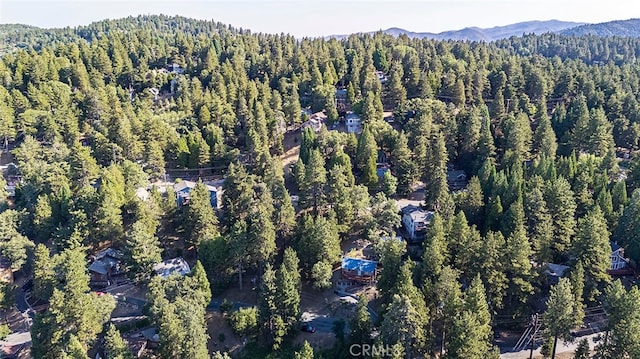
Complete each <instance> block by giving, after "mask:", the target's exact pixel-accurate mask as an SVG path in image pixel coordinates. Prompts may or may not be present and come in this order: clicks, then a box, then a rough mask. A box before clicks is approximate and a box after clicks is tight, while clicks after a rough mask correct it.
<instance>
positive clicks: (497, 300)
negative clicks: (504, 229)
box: [479, 231, 509, 310]
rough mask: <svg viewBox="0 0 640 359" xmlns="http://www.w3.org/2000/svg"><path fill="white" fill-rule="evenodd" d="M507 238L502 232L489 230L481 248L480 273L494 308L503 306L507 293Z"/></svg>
mask: <svg viewBox="0 0 640 359" xmlns="http://www.w3.org/2000/svg"><path fill="white" fill-rule="evenodd" d="M505 247H506V242H505V239H504V237H503V235H502V233H500V232H491V231H490V232H488V233H487V234H486V236H485V238H484V242H483V243H482V248H481V249H480V254H479V257H480V261H479V262H480V275H481V277H482V280H483V282H484V284H485V287H486V288H487V296H488V299H489V303H490V306H491V308H492V309H494V310H495V309H502V308H503V298H504V297H505V296H506V295H507V289H508V288H509V279H508V278H507V274H506V272H505V268H504V264H503V263H505V262H504V261H505V260H506V259H505V258H504V257H505V253H504V248H505Z"/></svg>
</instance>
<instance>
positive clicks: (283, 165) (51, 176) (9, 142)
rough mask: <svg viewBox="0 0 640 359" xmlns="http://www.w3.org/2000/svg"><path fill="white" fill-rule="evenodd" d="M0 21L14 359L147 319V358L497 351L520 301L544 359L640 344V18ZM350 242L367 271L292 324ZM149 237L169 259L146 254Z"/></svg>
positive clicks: (95, 339) (331, 278) (115, 353)
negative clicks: (436, 30) (416, 22)
mask: <svg viewBox="0 0 640 359" xmlns="http://www.w3.org/2000/svg"><path fill="white" fill-rule="evenodd" d="M0 38H2V39H3V41H4V44H3V45H2V46H3V47H2V48H0V51H1V52H2V53H3V55H2V57H1V58H0V139H1V141H0V146H2V148H3V154H2V163H1V164H2V165H3V166H2V168H3V171H4V176H0V184H1V186H0V228H1V230H0V255H1V256H2V257H1V258H2V260H3V262H4V263H5V264H6V266H7V267H8V268H9V269H10V270H9V272H11V273H12V276H13V277H14V278H15V282H14V281H7V283H5V282H2V283H0V307H1V308H2V309H3V313H5V315H4V318H5V321H4V323H6V324H4V325H3V326H0V331H1V332H2V334H3V336H5V337H6V335H8V334H9V333H10V332H12V331H13V332H16V331H17V330H16V329H15V328H14V327H13V326H12V325H11V324H12V322H11V321H10V320H8V319H7V318H8V317H9V315H8V314H7V313H10V312H11V311H12V310H14V311H15V310H16V309H15V308H16V307H18V308H20V306H21V304H20V303H23V302H25V303H26V305H27V307H28V309H25V310H26V313H28V314H25V315H26V316H27V317H29V318H28V320H27V322H28V323H29V325H30V334H31V338H32V342H31V348H30V353H31V355H33V357H34V358H74V359H75V358H88V357H92V358H93V357H95V356H96V353H97V354H98V355H100V356H101V357H102V358H114V359H115V358H120V359H123V358H133V357H134V351H132V349H131V348H130V347H131V346H130V345H129V344H131V342H132V340H131V335H130V334H128V333H133V332H136V331H140V330H141V329H144V328H152V329H155V331H156V333H157V334H156V335H155V336H154V339H153V340H149V342H148V343H149V344H148V345H147V344H145V345H146V349H145V348H143V350H142V351H140V353H143V354H142V355H143V357H148V358H229V357H234V358H235V357H238V358H262V357H268V358H305V359H306V358H348V357H357V356H364V354H363V353H362V349H363V348H365V347H366V346H367V345H370V346H371V347H373V348H385V350H386V351H385V352H384V353H382V352H379V353H378V354H377V355H379V356H385V355H386V356H392V357H395V358H464V359H474V358H498V357H499V356H500V350H501V349H503V345H501V344H500V342H499V340H498V339H499V337H500V333H503V332H511V333H516V334H515V335H516V336H520V334H521V333H522V332H523V330H524V328H526V327H527V325H528V323H529V321H530V318H531V316H532V315H534V314H539V317H540V323H541V326H540V329H539V337H540V340H539V341H536V343H535V345H536V346H541V352H542V353H543V355H545V356H548V357H551V356H552V355H553V354H554V351H555V347H556V346H560V345H561V343H563V342H580V344H579V345H578V346H577V350H576V354H575V357H576V358H589V357H590V355H597V357H598V358H612V359H613V358H640V335H639V334H638V330H637V328H638V327H639V326H640V290H639V289H638V287H637V286H636V284H635V280H636V277H635V269H634V268H635V263H637V262H638V261H640V230H639V229H638V228H639V226H640V190H639V191H636V189H637V188H638V187H640V155H637V154H636V153H637V151H638V148H639V140H640V104H639V100H640V97H639V93H640V65H639V64H638V63H637V61H636V59H637V58H638V57H639V56H640V39H638V38H627V37H598V36H592V35H589V36H580V37H572V36H562V35H556V34H544V35H525V36H523V37H512V38H510V39H507V40H500V41H497V42H492V43H477V42H454V41H433V40H427V39H421V40H419V39H410V38H408V37H406V36H399V37H397V38H394V37H392V36H389V35H384V34H382V33H376V34H373V35H351V36H349V37H348V38H346V39H343V40H340V41H338V40H335V39H329V40H327V39H317V38H313V39H312V38H304V39H297V38H294V37H293V36H289V35H286V34H255V33H252V32H251V31H249V30H246V29H239V28H233V27H230V26H227V25H223V24H220V23H216V22H211V21H198V20H192V19H187V18H182V17H167V16H139V17H130V18H126V19H121V20H108V21H101V22H97V23H93V24H91V25H89V26H83V27H78V28H74V29H71V28H67V29H52V30H42V29H37V28H30V27H22V26H7V25H3V26H2V27H0ZM352 116H355V117H357V118H359V119H360V120H361V127H360V128H359V129H358V130H356V131H349V130H348V129H347V130H345V127H347V125H346V124H345V122H346V119H347V118H353V117H352ZM318 118H321V120H317V119H318ZM314 121H321V126H319V127H314V126H313V124H314V123H316V122H314ZM309 124H311V125H309ZM451 173H461V174H463V178H464V179H465V180H464V183H463V185H461V186H453V185H452V182H451V180H450V178H449V177H450V174H451ZM184 180H190V181H193V182H195V184H194V185H192V187H189V188H190V189H191V191H190V192H189V196H188V197H181V196H182V192H181V191H182V187H179V186H178V184H179V183H181V182H182V183H187V182H184ZM216 183H217V184H218V187H215V186H216ZM212 188H215V190H214V189H212ZM212 191H215V193H216V196H218V198H217V199H215V200H214V198H213V197H212V194H211V193H212ZM416 196H417V197H416ZM415 198H418V201H420V203H419V207H420V208H421V210H422V211H424V212H426V213H427V214H428V216H429V220H428V223H427V226H426V230H425V231H426V233H425V234H424V236H423V237H424V238H420V239H419V240H411V238H408V237H406V230H405V229H404V225H403V223H404V216H403V212H402V208H403V207H404V206H403V203H405V202H406V200H410V199H415ZM183 200H184V201H186V202H183ZM214 202H215V203H214ZM618 246H620V247H622V249H623V250H624V251H623V252H618V253H623V256H624V258H626V259H627V262H625V267H626V268H625V269H624V270H623V271H620V270H618V271H616V270H615V269H618V268H612V258H613V255H612V250H614V249H616V248H617V247H618ZM107 248H110V249H115V250H117V252H118V255H117V256H116V257H118V265H117V272H119V273H123V276H124V277H125V279H123V280H122V282H121V283H120V282H119V283H118V285H128V286H129V287H135V288H136V289H137V290H139V292H140V293H142V294H140V295H138V298H139V299H138V302H140V303H139V306H140V311H141V313H140V315H139V316H136V318H137V319H135V320H134V321H132V322H131V321H128V322H126V323H124V324H123V323H122V322H120V321H119V320H114V318H115V317H116V315H115V314H114V313H116V312H118V311H119V310H120V309H118V308H120V307H121V306H123V305H124V304H127V305H132V304H131V303H137V302H133V301H132V300H128V299H127V298H126V297H127V295H119V294H118V293H117V291H118V290H117V289H113V288H115V287H114V284H113V279H112V278H109V281H108V283H106V284H104V285H102V286H100V285H99V284H100V283H98V282H97V281H95V280H94V279H93V272H91V271H90V268H95V267H93V264H94V263H97V262H98V260H99V259H100V256H99V255H98V253H101V252H103V251H104V250H105V249H107ZM363 248H365V249H366V250H363ZM350 252H358V253H364V252H367V254H366V255H363V257H366V259H368V260H373V261H375V264H374V265H375V270H374V273H375V275H374V276H375V279H373V280H370V281H369V282H367V283H364V284H358V285H355V286H352V287H358V288H360V289H359V290H358V291H347V292H348V293H347V294H350V296H348V297H349V298H351V299H352V300H353V301H352V302H349V303H350V304H347V303H345V304H343V305H344V306H348V307H349V308H350V309H349V314H348V315H344V316H342V317H340V318H339V319H337V320H335V321H334V322H333V324H332V326H331V327H330V328H328V329H326V332H328V333H320V332H321V331H322V328H309V326H308V325H307V326H305V327H303V330H306V331H315V330H316V329H318V331H319V332H318V333H315V334H311V333H305V332H304V331H301V329H300V328H301V325H302V324H303V323H304V322H306V319H304V318H306V316H305V315H306V314H307V312H310V309H309V308H306V307H305V305H304V303H306V302H308V301H313V300H314V298H329V297H335V298H337V297H338V294H334V291H335V293H339V292H340V291H341V290H338V289H336V288H337V284H338V283H339V282H343V280H342V279H340V275H341V273H340V272H341V264H340V263H341V260H342V259H343V257H347V256H348V254H349V253H350ZM170 258H184V261H186V262H187V263H188V266H189V267H190V270H189V273H188V274H184V275H178V274H173V275H168V276H164V275H158V274H157V273H158V269H157V268H158V267H157V264H158V263H160V262H161V261H162V260H163V259H170ZM550 264H551V265H552V267H553V268H560V267H561V268H564V269H565V270H564V272H563V273H559V274H558V273H554V274H555V275H550V273H549V268H550V266H549V265H550ZM114 268H115V267H114ZM343 269H344V268H343ZM612 269H613V270H612ZM115 272H116V271H115V270H114V271H113V273H112V272H111V269H109V273H108V274H109V275H111V274H116V273H115ZM113 277H114V278H115V277H116V276H115V275H114V276H113ZM104 281H106V280H104ZM123 283H124V284H123ZM111 289H113V291H111ZM230 292H234V293H245V292H249V293H250V294H251V293H253V294H251V295H252V296H249V297H245V298H250V299H242V300H243V301H250V302H249V303H248V305H239V300H237V299H236V305H234V304H233V302H232V299H229V301H227V300H226V299H227V298H226V295H227V294H228V293H230ZM133 297H135V296H133ZM25 298H26V299H25ZM212 298H213V300H212ZM220 301H222V303H220ZM305 301H306V302H305ZM319 301H320V302H321V301H322V300H319ZM114 310H115V311H114ZM594 310H600V311H602V312H603V313H604V314H603V316H605V319H604V320H601V321H600V328H599V331H600V332H601V334H602V335H601V340H600V341H599V342H598V343H596V347H595V349H593V350H591V352H590V351H589V348H588V346H587V342H586V340H584V341H580V339H581V338H578V339H576V336H577V335H578V334H576V333H578V332H580V329H584V328H587V327H589V328H592V327H591V323H592V322H595V321H597V320H600V319H601V318H594V314H593V313H594ZM20 311H22V310H20ZM212 312H215V315H217V316H218V317H221V318H223V319H222V321H223V323H222V324H221V325H224V326H227V327H229V326H230V327H231V328H232V330H233V336H234V337H236V338H238V343H240V344H238V345H237V346H233V347H232V346H231V345H226V344H225V335H224V334H222V333H219V332H216V331H213V332H212V330H211V329H210V328H212V326H211V324H210V323H211V317H212V316H213V315H214V314H212ZM221 313H222V314H221ZM335 316H336V317H338V315H337V314H336V315H335ZM208 328H209V329H208ZM216 328H217V327H216ZM310 329H313V330H310ZM216 330H217V329H216ZM588 333H592V332H588ZM605 333H606V335H605ZM323 334H328V335H325V336H324V337H323V338H325V337H326V338H327V340H328V343H329V344H327V345H321V344H320V343H316V342H314V340H315V338H319V337H321V336H322V335H323ZM580 335H581V334H580ZM516 339H517V338H516ZM230 340H231V338H227V339H226V342H227V343H228V342H229V341H230ZM145 343H146V342H145ZM514 344H515V343H514ZM354 345H356V346H357V348H358V350H360V351H354ZM511 346H513V345H511ZM527 348H528V347H527ZM503 351H504V350H503ZM357 353H360V354H362V355H359V354H357ZM137 354H138V353H135V355H137Z"/></svg>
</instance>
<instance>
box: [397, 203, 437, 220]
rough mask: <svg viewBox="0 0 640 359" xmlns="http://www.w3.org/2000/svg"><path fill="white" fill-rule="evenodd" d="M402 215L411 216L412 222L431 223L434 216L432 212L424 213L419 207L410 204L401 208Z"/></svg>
mask: <svg viewBox="0 0 640 359" xmlns="http://www.w3.org/2000/svg"><path fill="white" fill-rule="evenodd" d="M402 214H403V215H409V216H411V219H412V220H413V221H414V222H431V220H432V219H433V216H434V213H433V212H431V211H425V210H423V209H421V208H420V207H417V206H414V205H412V204H410V205H408V206H406V207H403V208H402Z"/></svg>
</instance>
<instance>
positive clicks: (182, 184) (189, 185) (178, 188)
mask: <svg viewBox="0 0 640 359" xmlns="http://www.w3.org/2000/svg"><path fill="white" fill-rule="evenodd" d="M196 184H198V183H197V182H193V181H184V180H183V181H180V182H178V183H176V184H174V185H173V189H174V190H175V191H176V192H180V191H182V190H184V189H186V188H189V189H193V188H195V186H196ZM205 186H207V189H208V190H209V192H215V191H217V188H215V187H214V186H211V185H208V184H205Z"/></svg>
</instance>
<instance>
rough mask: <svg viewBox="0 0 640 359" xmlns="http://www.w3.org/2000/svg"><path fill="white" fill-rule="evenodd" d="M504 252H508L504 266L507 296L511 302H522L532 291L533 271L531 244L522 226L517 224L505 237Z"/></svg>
mask: <svg viewBox="0 0 640 359" xmlns="http://www.w3.org/2000/svg"><path fill="white" fill-rule="evenodd" d="M506 252H507V253H509V254H510V255H509V258H508V263H507V265H506V267H505V272H506V275H507V278H508V279H509V288H508V291H507V296H508V298H509V300H510V301H511V303H509V304H515V303H514V302H513V301H514V300H517V302H519V303H524V302H526V300H527V297H528V296H529V295H531V293H532V292H533V285H532V284H531V282H532V279H533V275H534V272H533V270H532V267H531V259H530V258H531V255H532V251H531V245H530V244H529V240H528V238H527V234H526V231H525V229H524V226H519V227H518V228H516V229H515V230H514V231H513V233H511V235H510V236H509V237H508V238H507V244H506Z"/></svg>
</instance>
